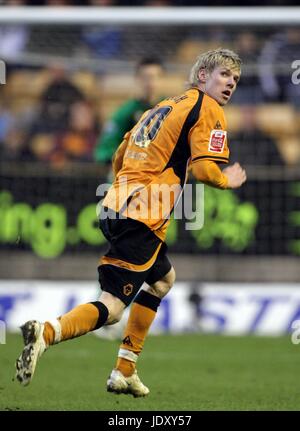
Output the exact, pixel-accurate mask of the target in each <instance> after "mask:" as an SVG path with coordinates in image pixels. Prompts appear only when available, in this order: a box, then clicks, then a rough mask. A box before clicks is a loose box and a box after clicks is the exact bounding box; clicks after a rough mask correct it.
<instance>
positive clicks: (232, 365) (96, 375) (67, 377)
mask: <svg viewBox="0 0 300 431" xmlns="http://www.w3.org/2000/svg"><path fill="white" fill-rule="evenodd" d="M118 344H119V343H118V342H116V341H108V340H102V339H99V338H96V337H95V336H93V335H88V336H85V337H82V338H79V339H76V340H72V341H68V342H66V343H62V344H60V345H57V346H54V347H53V348H51V349H49V350H48V351H47V352H46V353H45V355H44V356H43V357H42V358H41V360H40V362H39V363H38V366H37V370H36V373H35V376H34V379H33V381H32V383H31V384H30V386H28V387H25V388H24V387H22V386H20V384H19V383H18V382H16V381H12V377H13V375H14V361H15V359H16V357H17V356H18V355H19V353H20V351H21V347H22V340H21V336H20V335H8V337H7V340H6V344H3V345H0V370H1V371H0V410H2V411H3V410H100V411H101V410H111V411H115V410H117V411H123V410H127V411H128V410H129V411H138V410H151V411H161V410H175V411H184V410H198V411H201V410H206V411H211V410H300V379H299V365H300V346H297V345H293V344H292V343H291V340H290V337H280V338H269V337H225V336H219V335H197V334H192V335H181V336H171V335H164V336H152V337H149V338H148V339H147V342H146V345H145V348H144V351H143V354H142V356H141V358H140V362H139V367H138V370H139V374H140V377H141V379H142V381H143V382H144V383H145V384H146V385H148V386H149V388H150V395H149V396H148V397H147V398H142V399H139V398H137V399H135V398H133V397H132V396H128V395H114V394H111V393H107V392H106V388H105V382H106V379H107V376H108V374H109V373H110V371H111V369H112V367H113V365H114V363H115V357H116V353H117V350H118Z"/></svg>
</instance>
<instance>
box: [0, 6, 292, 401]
mask: <svg viewBox="0 0 300 431" xmlns="http://www.w3.org/2000/svg"><path fill="white" fill-rule="evenodd" d="M2 3H7V4H9V5H10V6H11V7H9V8H7V7H5V6H4V7H3V8H1V11H0V36H1V40H0V59H2V60H4V61H5V64H6V83H5V84H3V85H0V156H1V159H0V160H1V161H0V214H1V224H0V277H1V280H0V320H1V321H4V322H5V324H6V328H7V329H8V331H9V332H10V331H11V332H14V331H16V330H17V328H18V326H19V325H20V324H21V323H22V322H24V321H25V320H26V319H29V318H33V317H34V318H38V319H45V318H52V317H53V316H56V315H60V314H62V313H63V312H65V311H66V310H68V309H70V308H72V307H73V306H74V305H75V304H77V303H80V302H85V301H88V300H92V299H94V298H95V295H97V292H98V286H97V262H98V259H99V257H100V256H101V254H102V253H103V252H104V250H105V248H106V244H105V241H104V238H103V237H102V236H101V234H100V232H99V230H98V223H97V217H96V204H97V197H96V188H97V186H98V185H99V184H101V183H103V182H106V178H107V174H108V167H107V166H105V165H101V164H98V163H95V162H94V160H93V148H94V146H95V144H96V142H97V138H98V136H99V134H100V133H101V130H102V128H103V125H104V123H105V121H106V120H107V119H108V118H109V115H110V114H111V113H112V112H113V111H114V110H115V109H116V108H117V107H118V106H119V105H120V104H121V103H122V102H123V101H125V100H126V99H127V98H129V97H131V96H132V95H133V94H134V91H135V82H134V76H133V75H134V67H135V64H136V62H137V61H138V60H139V59H140V58H141V57H143V56H144V55H145V53H146V54H147V55H149V56H159V57H160V58H161V59H162V60H163V61H164V63H165V66H166V76H165V78H164V95H165V96H171V95H175V94H180V93H181V92H182V91H183V89H184V83H185V81H186V79H187V76H188V72H189V70H190V67H191V65H192V64H193V62H194V60H195V57H196V56H197V55H198V54H199V53H201V52H203V51H205V50H207V49H212V48H217V47H220V46H223V47H229V48H232V49H234V50H235V51H237V52H238V53H239V54H240V56H241V58H242V60H243V71H242V78H241V81H240V83H239V86H238V90H237V92H236V94H235V95H234V97H233V98H232V102H231V103H230V105H229V106H228V107H226V108H225V113H226V117H227V119H228V129H229V136H230V142H231V159H232V161H239V162H240V163H241V164H242V165H243V166H245V167H246V170H247V173H248V181H247V183H246V184H245V185H244V186H243V187H242V189H241V190H238V191H225V192H223V191H217V190H213V189H209V188H205V207H204V208H205V209H204V211H205V224H204V228H203V229H202V230H200V231H186V230H185V229H184V223H183V222H181V221H179V220H174V221H173V222H172V225H171V228H170V233H169V236H168V245H169V249H170V256H171V259H172V261H173V263H174V266H175V269H176V272H177V282H176V285H175V287H174V289H173V291H172V292H171V293H170V295H169V296H168V297H166V298H165V300H164V301H163V303H162V306H161V310H160V313H159V316H158V318H157V321H156V322H155V324H154V326H153V328H152V333H153V334H165V333H167V334H170V333H174V335H172V336H170V340H171V339H172V340H174V343H177V341H178V339H177V338H176V337H178V336H179V337H180V335H178V334H182V333H184V334H186V333H193V334H194V336H195V337H196V338H195V339H194V342H196V343H197V345H200V344H201V340H203V339H202V338H201V337H203V336H204V337H205V336H208V337H210V336H212V338H211V339H210V338H204V340H206V341H205V343H208V345H209V343H212V344H214V342H216V343H217V341H214V340H223V338H222V336H223V335H228V337H227V338H228V339H229V340H231V341H230V342H228V343H229V344H228V346H229V348H230V346H231V345H232V344H230V343H237V344H235V346H236V347H235V348H236V349H237V350H239V348H240V351H241V352H242V351H243V352H246V350H247V349H246V347H245V344H243V343H246V341H245V340H248V339H250V338H249V337H246V336H249V335H253V334H255V335H262V336H266V335H268V336H274V335H276V336H278V338H276V339H274V340H278V341H274V340H271V339H268V338H265V339H264V338H263V339H264V340H265V344H264V345H261V347H260V348H263V347H262V346H266V345H267V346H268V345H269V346H270V348H268V347H267V348H266V349H267V350H266V352H267V353H268V355H270V360H271V358H272V357H273V352H274V350H272V349H274V348H275V350H276V348H277V349H279V347H278V346H279V344H280V343H281V344H282V349H281V350H280V352H281V353H283V354H285V355H286V357H285V359H282V358H281V359H282V361H283V360H285V361H287V363H289V364H292V363H293V362H292V361H294V360H295V358H296V356H295V353H294V352H295V351H294V350H292V348H295V346H293V345H292V343H291V341H290V338H288V337H286V336H287V334H289V333H290V332H291V331H292V329H293V328H294V329H295V327H293V322H294V321H295V320H298V319H299V318H300V284H299V283H300V271H299V264H298V262H299V254H300V173H299V163H300V138H299V132H300V126H299V124H300V122H299V119H300V111H299V110H300V84H298V85H297V84H295V83H293V82H292V74H293V72H295V71H296V68H295V66H293V62H294V61H295V60H300V44H299V41H300V9H299V8H295V9H293V11H291V10H288V9H289V8H284V9H280V8H279V9H277V10H275V11H274V10H273V11H272V14H270V13H269V12H268V9H266V10H264V12H262V11H259V10H257V9H256V8H250V9H245V8H241V9H239V10H236V13H232V14H231V13H230V10H229V9H228V8H225V9H216V8H206V9H197V10H196V9H189V8H179V9H178V8H176V7H174V6H182V2H168V1H165V2H144V3H143V4H142V3H139V2H135V5H136V6H147V7H148V8H147V9H135V8H128V9H123V10H122V11H121V10H120V9H119V8H118V7H115V8H114V7H113V6H120V4H118V5H117V4H116V3H115V2H111V1H107V2H99V3H103V4H104V6H106V7H103V8H98V7H97V8H96V9H93V10H92V9H91V7H89V8H88V7H81V8H80V9H74V8H73V7H72V6H71V5H70V4H71V2H51V1H49V2H41V4H46V7H47V6H49V9H47V11H46V7H44V8H35V7H33V8H32V9H29V8H28V6H26V4H25V3H27V5H31V6H32V3H31V2H22V1H20V2H2ZM16 3H18V4H19V5H18V6H15V4H16ZM90 3H91V5H89V6H94V5H96V3H97V2H90ZM34 4H35V5H37V2H34ZM60 4H62V5H66V6H68V7H66V8H59V7H58V6H60ZM72 4H74V5H75V6H83V5H84V2H76V3H75V2H74V3H72ZM123 4H124V3H123V2H122V5H123ZM131 4H133V3H131ZM98 5H99V4H98ZM98 5H96V6H98ZM185 5H187V6H188V5H190V6H195V3H194V2H189V3H186V2H185ZM216 5H218V6H223V4H222V2H220V3H219V4H216ZM266 5H267V3H266ZM279 5H280V4H279ZM290 5H292V2H291V3H290ZM22 6H23V8H22ZM50 6H51V9H50ZM153 6H162V7H158V8H153ZM202 6H206V5H205V4H204V3H203V4H202ZM232 6H235V4H234V3H232ZM249 6H252V5H251V4H250V3H249ZM49 11H50V12H49ZM83 11H84V13H83ZM145 11H147V13H145ZM283 11H284V13H283ZM151 14H152V15H151ZM184 14H186V15H184ZM183 16H184V17H185V19H183V18H182V17H183ZM139 20H142V22H139ZM298 68H299V65H298ZM297 76H298V77H299V74H298V75H297ZM57 82H59V85H60V87H59V88H60V91H59V92H58V93H57V94H56V95H55V99H54V102H53V99H51V97H50V96H49V94H50V93H47V91H49V88H51V84H53V83H54V84H55V83H57ZM62 88H63V90H61V89H62ZM52 95H53V93H52ZM175 334H176V335H175ZM201 334H202V335H201ZM203 334H218V335H203ZM231 335H235V336H237V335H238V336H240V335H242V336H244V338H239V337H235V338H234V340H235V341H233V339H231V338H230V336H231ZM107 336H109V335H107ZM114 336H116V337H119V335H118V333H117V335H115V334H112V337H114ZM164 336H165V335H159V336H158V337H157V340H160V341H157V342H160V343H163V341H161V340H163V339H161V338H159V337H164ZM220 336H221V338H218V337H220ZM9 337H10V336H9V335H8V338H7V339H8V340H10V338H9ZM11 337H12V338H11V340H12V341H11V345H12V346H13V347H12V349H16V350H17V347H16V346H17V343H18V342H19V338H16V337H17V336H13V335H12V336H11ZM172 337H173V338H172ZM214 337H216V338H214ZM281 337H283V338H281ZM154 338H156V337H154ZM210 340H212V341H210ZM96 341H97V342H98V340H96ZM2 342H3V339H2ZM90 342H91V343H94V342H95V341H94V340H93V341H90ZM251 342H252V341H250V343H251ZM277 342H278V343H279V344H277ZM83 343H85V342H84V341H83ZM151 343H155V341H150V344H151ZM171 343H172V341H171ZM205 343H204V344H205ZM220 343H221V344H222V343H223V341H220ZM257 343H260V341H257ZM268 343H269V344H268ZM272 343H273V344H272ZM222 345H223V344H222ZM7 346H9V343H7ZM77 346H78V344H77ZM239 346H240V347H239ZM243 346H244V347H243ZM272 346H273V347H272ZM274 346H275V347H274ZM114 347H115V346H114ZM2 348H4V346H3V347H2V346H1V349H2ZM154 348H155V346H154ZM107 349H108V350H109V349H111V347H107ZM191 349H192V347H191ZM208 349H209V347H208ZM214 349H216V345H214ZM243 349H244V350H243ZM287 351H289V352H290V355H291V356H289V355H288V354H287ZM10 354H11V353H8V357H9V355H10ZM226 354H227V353H226ZM277 354H278V355H279V353H278V352H277ZM207 355H208V357H209V354H208V353H207ZM279 356H280V355H279ZM145 357H146V359H145V360H146V362H147V350H146V351H145ZM281 359H278V360H279V362H280V360H281ZM148 360H149V359H148ZM219 365H220V366H221V364H219ZM216 367H217V366H216ZM275 372H276V371H275ZM262 376H264V377H265V376H266V374H264V372H263V371H262ZM289 379H291V381H292V377H291V375H289V376H285V382H289ZM294 389H295V390H296V388H295V387H294ZM284 390H286V391H288V390H290V387H288V386H287V387H285V389H283V390H282V393H284ZM271 392H272V391H271ZM213 396H214V395H213ZM12 399H13V400H14V399H15V398H12ZM277 401H278V400H276V402H277ZM270 402H271V401H270ZM276 402H275V404H274V405H275V408H276V406H277V407H278V408H281V407H282V405H283V406H285V408H296V407H297V408H298V406H297V405H296V404H293V402H292V401H291V402H290V404H289V400H286V404H284V403H283V404H280V403H279V401H278V404H276ZM187 405H188V406H189V408H194V409H197V405H196V404H195V405H192V404H191V405H189V404H187ZM220 405H221V406H222V404H217V406H218V407H219V408H220ZM237 405H238V404H236V406H237ZM249 405H250V407H251V403H250V404H248V405H247V406H249ZM270 405H271V404H270ZM75 406H76V408H78V405H76V403H75ZM88 406H89V407H90V405H88ZM230 406H231V408H232V406H235V404H234V401H233V402H232V404H229V407H228V406H227V405H226V406H225V404H224V408H230ZM1 407H2V406H1ZM127 407H128V406H127ZM144 407H145V408H146V409H147V408H148V407H149V406H146V405H144ZM206 407H207V408H210V407H211V406H210V405H206ZM256 407H257V406H256ZM256 407H254V408H256ZM24 408H26V406H25V407H24ZM27 408H30V406H28V405H27ZM54 408H55V404H54ZM65 408H66V409H68V408H72V406H71V405H67V407H66V406H65ZM150 408H151V407H150ZM152 408H155V406H153V405H152ZM158 408H159V407H158ZM212 408H213V407H212Z"/></svg>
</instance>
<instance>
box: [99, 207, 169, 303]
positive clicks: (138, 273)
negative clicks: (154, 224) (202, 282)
mask: <svg viewBox="0 0 300 431" xmlns="http://www.w3.org/2000/svg"><path fill="white" fill-rule="evenodd" d="M110 214H113V215H115V217H117V214H116V213H113V212H111V211H110ZM100 229H101V230H102V233H103V235H104V236H105V237H106V239H107V240H108V242H109V244H110V247H109V250H108V251H107V253H106V254H105V255H104V256H103V258H102V259H101V264H100V266H99V267H98V272H99V282H100V286H101V289H102V290H104V291H106V292H109V293H111V294H112V295H114V296H116V297H117V298H119V299H121V301H123V302H124V304H125V305H126V306H127V305H129V304H130V303H131V302H132V300H133V299H134V297H135V295H136V294H137V292H138V291H139V289H140V287H141V286H142V284H143V283H144V282H146V283H147V284H150V285H151V284H153V283H155V282H156V281H158V280H160V279H161V278H163V277H164V276H165V275H166V274H167V273H168V272H169V271H170V269H171V267H172V265H171V263H170V261H169V259H168V257H167V256H166V252H167V245H166V244H165V243H164V242H163V241H161V240H160V239H159V238H158V237H157V236H156V235H155V234H154V233H153V232H152V231H151V230H150V229H149V228H148V227H147V226H146V225H145V224H144V223H141V222H139V221H137V220H133V219H130V218H109V217H106V218H101V219H100Z"/></svg>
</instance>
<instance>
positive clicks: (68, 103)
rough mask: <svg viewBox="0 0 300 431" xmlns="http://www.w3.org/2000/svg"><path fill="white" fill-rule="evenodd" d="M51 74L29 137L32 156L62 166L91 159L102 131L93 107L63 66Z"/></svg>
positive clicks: (28, 141)
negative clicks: (99, 128)
mask: <svg viewBox="0 0 300 431" xmlns="http://www.w3.org/2000/svg"><path fill="white" fill-rule="evenodd" d="M51 73H52V79H51V82H50V84H49V86H48V87H47V88H46V90H45V91H44V92H43V94H42V95H41V98H40V106H39V112H38V114H37V116H36V119H35V121H34V123H33V125H32V128H31V131H30V133H29V136H28V139H27V145H28V147H29V148H30V152H31V154H32V157H33V159H34V160H40V161H44V162H49V163H51V164H53V165H56V166H58V167H62V166H63V165H64V164H65V163H67V161H69V160H77V161H87V160H91V159H92V151H93V147H94V146H95V143H96V138H97V134H98V126H97V122H96V119H95V114H94V112H93V109H92V107H91V106H90V104H89V103H88V102H87V100H86V98H85V96H84V95H83V94H82V92H81V91H80V90H79V89H78V88H77V87H76V86H75V85H74V84H73V83H72V82H71V81H70V79H69V78H68V77H67V75H66V71H65V70H64V69H63V68H61V67H53V68H52V69H51Z"/></svg>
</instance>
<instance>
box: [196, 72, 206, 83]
mask: <svg viewBox="0 0 300 431" xmlns="http://www.w3.org/2000/svg"><path fill="white" fill-rule="evenodd" d="M198 78H199V82H200V83H201V84H205V82H206V80H207V73H206V70H205V69H200V70H199V72H198Z"/></svg>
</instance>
